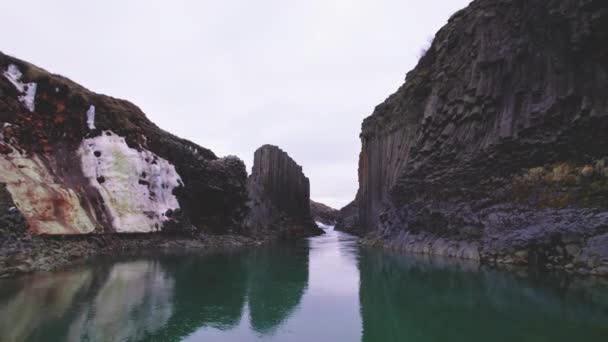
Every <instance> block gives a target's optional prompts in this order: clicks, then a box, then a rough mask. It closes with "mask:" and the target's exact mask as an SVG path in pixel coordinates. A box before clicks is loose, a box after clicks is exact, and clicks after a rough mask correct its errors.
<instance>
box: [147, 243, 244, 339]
mask: <svg viewBox="0 0 608 342" xmlns="http://www.w3.org/2000/svg"><path fill="white" fill-rule="evenodd" d="M163 264H164V265H165V266H167V268H168V269H170V270H171V271H172V275H173V277H174V279H175V296H174V299H175V300H174V308H175V310H174V314H173V316H172V317H171V319H170V320H169V322H168V324H167V325H166V327H165V329H163V330H162V331H161V332H159V333H158V334H157V335H155V336H156V337H158V339H159V340H162V341H179V340H180V339H181V338H183V337H185V336H188V335H189V334H191V333H192V332H194V331H196V330H197V329H200V328H201V327H212V328H217V329H222V330H228V329H231V328H233V327H234V326H236V325H237V324H238V323H239V322H240V320H241V315H242V312H243V307H244V305H245V295H246V291H247V272H246V270H245V267H244V265H243V257H242V252H234V253H218V254H208V255H197V256H186V257H184V256H179V257H168V258H164V259H163Z"/></svg>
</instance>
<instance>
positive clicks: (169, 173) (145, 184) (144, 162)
mask: <svg viewBox="0 0 608 342" xmlns="http://www.w3.org/2000/svg"><path fill="white" fill-rule="evenodd" d="M78 154H79V157H80V160H81V163H82V171H83V174H84V176H85V177H87V178H88V179H89V181H90V183H91V184H92V185H93V186H94V187H95V188H96V189H97V190H98V191H99V193H100V194H101V196H102V198H103V200H104V202H105V205H106V207H107V209H108V211H109V212H110V214H111V216H112V218H111V219H112V226H113V228H114V229H115V230H116V231H117V232H142V233H143V232H152V231H158V230H160V229H161V228H162V225H163V223H164V222H165V221H167V220H168V219H169V218H168V217H167V212H168V211H169V210H171V211H173V210H176V209H179V203H178V201H177V198H176V197H175V196H174V195H173V189H175V188H176V187H178V186H180V185H182V181H181V178H180V176H179V175H178V174H177V172H176V171H175V167H174V166H173V165H172V164H171V163H169V162H168V161H167V160H165V159H162V158H160V157H158V156H157V155H155V154H154V153H152V152H150V151H147V150H142V151H138V150H135V149H132V148H130V147H129V146H127V143H126V142H125V139H124V138H123V137H120V136H118V135H116V134H114V133H112V132H110V131H104V132H103V133H102V135H100V136H97V137H94V138H89V139H84V140H83V141H82V143H81V144H80V147H79V149H78Z"/></svg>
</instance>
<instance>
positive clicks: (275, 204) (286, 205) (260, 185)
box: [247, 145, 323, 236]
mask: <svg viewBox="0 0 608 342" xmlns="http://www.w3.org/2000/svg"><path fill="white" fill-rule="evenodd" d="M247 186H248V189H249V197H250V202H249V203H250V204H249V206H250V214H249V216H248V217H247V226H248V227H249V229H251V230H252V231H253V232H254V233H259V232H262V231H268V232H270V233H275V234H278V235H305V236H307V235H318V234H321V233H322V232H323V231H322V230H321V229H319V228H318V227H317V225H316V224H315V222H314V221H313V219H312V216H311V214H310V183H309V180H308V178H307V177H306V176H305V175H304V173H303V172H302V167H301V166H300V165H298V164H297V163H296V162H295V161H294V160H293V159H291V157H289V155H288V154H287V153H285V152H284V151H283V150H281V149H280V148H278V147H277V146H273V145H264V146H262V147H260V148H259V149H257V150H256V151H255V155H254V161H253V168H252V170H251V175H250V176H249V179H248V182H247Z"/></svg>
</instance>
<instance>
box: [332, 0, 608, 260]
mask: <svg viewBox="0 0 608 342" xmlns="http://www.w3.org/2000/svg"><path fill="white" fill-rule="evenodd" d="M590 3H593V5H590ZM484 13H500V15H499V16H495V17H493V18H492V19H491V20H487V19H486V18H485V16H484ZM592 16H594V19H593V20H591V19H590V18H591V17H592ZM458 18H459V19H458V20H451V21H449V22H448V23H447V24H446V25H445V26H444V27H443V28H442V29H440V30H439V31H438V33H437V35H436V36H435V38H434V40H433V43H432V45H431V47H430V49H429V50H428V52H427V53H426V54H425V55H424V56H423V57H422V58H421V59H420V61H419V62H418V64H417V65H416V67H415V68H414V69H413V70H411V71H410V72H409V73H408V74H407V76H406V81H405V83H404V84H403V85H402V86H401V87H400V88H399V89H398V90H397V91H396V92H395V93H394V94H392V95H390V96H388V98H387V99H386V100H385V101H384V102H383V103H381V104H379V105H378V106H376V108H375V109H374V111H373V113H372V114H371V115H370V116H369V117H367V118H365V119H364V120H363V123H362V128H361V133H360V139H361V151H360V154H359V169H358V179H359V189H358V192H357V195H356V197H355V199H354V200H353V202H352V203H351V204H349V206H347V207H346V208H343V209H342V210H341V218H340V219H339V220H338V225H337V227H336V229H343V230H347V231H353V232H356V234H358V235H362V236H367V235H381V236H382V237H383V241H384V242H383V243H384V244H386V245H388V244H391V242H392V241H400V239H401V236H403V233H404V232H405V233H412V234H427V233H428V234H431V235H432V236H435V237H436V238H439V237H441V238H446V239H451V240H453V241H460V240H465V241H467V242H475V243H479V244H480V246H481V247H480V248H481V249H482V250H483V251H484V253H487V254H489V253H490V252H492V251H498V252H501V253H508V251H510V250H520V249H530V251H535V252H534V255H532V254H531V255H530V256H529V258H528V259H529V262H536V261H538V262H541V263H544V260H542V259H543V258H544V257H545V256H546V255H547V254H550V253H549V251H551V250H553V249H554V248H555V247H554V246H556V245H559V244H560V237H561V240H562V241H563V242H564V245H569V244H581V247H582V249H583V250H584V249H585V247H584V246H582V244H583V239H582V238H583V237H584V238H585V239H588V238H591V239H592V238H593V237H594V236H598V235H601V234H603V233H604V231H605V228H604V227H606V226H608V216H607V215H606V214H608V194H607V192H606V189H603V188H602V186H601V184H603V183H604V182H606V181H608V178H606V177H605V176H604V175H603V174H601V173H600V172H593V174H591V169H590V167H589V165H594V164H593V163H594V162H595V161H597V160H602V159H603V158H605V157H606V156H607V155H608V134H605V132H607V131H608V102H606V100H605V96H603V95H602V94H603V93H605V89H608V78H606V77H605V74H606V64H605V62H603V61H604V60H608V45H606V44H605V41H608V30H606V29H605V28H606V27H607V26H608V2H605V1H595V0H592V1H588V0H566V1H550V2H547V1H543V0H530V1H502V0H477V1H473V2H471V3H470V5H469V6H468V7H467V8H465V9H463V10H462V11H460V12H459V14H458ZM522 27H534V28H535V30H534V32H532V31H530V30H524V29H518V28H522ZM564 27H566V28H569V29H568V30H565V31H563V28H564ZM562 31H563V32H562ZM554 32H562V33H563V34H560V35H555V34H554ZM590 32H591V33H593V34H590ZM446 41H458V44H454V45H451V46H449V47H446V46H445V44H444V43H443V42H446ZM599 56H601V58H599ZM548 75H550V76H548ZM554 118H559V119H558V120H555V119H554ZM599 169H600V168H598V170H599ZM581 170H584V172H583V173H584V174H588V175H589V177H585V176H581ZM602 177H604V178H602ZM589 194H597V196H596V195H594V196H590V195H589ZM604 245H608V244H604ZM412 249H415V250H423V251H424V250H426V248H424V246H413V247H412ZM593 249H594V250H600V249H601V246H600V244H595V245H594V247H593ZM438 251H443V250H438ZM431 252H432V251H431ZM568 253H569V254H570V255H576V254H577V253H578V252H577V251H576V249H575V248H572V247H571V248H570V251H568ZM598 253H599V254H601V255H604V254H605V253H604V252H602V251H600V252H598ZM606 255H608V254H606ZM505 259H506V260H505ZM505 261H508V258H505V257H502V258H499V259H498V260H497V262H505ZM558 262H564V261H563V260H561V259H558Z"/></svg>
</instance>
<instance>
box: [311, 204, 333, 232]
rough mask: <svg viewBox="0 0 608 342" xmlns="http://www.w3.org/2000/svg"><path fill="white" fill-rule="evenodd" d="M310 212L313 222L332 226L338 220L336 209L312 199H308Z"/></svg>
mask: <svg viewBox="0 0 608 342" xmlns="http://www.w3.org/2000/svg"><path fill="white" fill-rule="evenodd" d="M310 213H311V215H312V218H313V220H314V221H315V222H319V223H321V224H324V225H326V226H333V225H335V224H336V223H337V221H338V215H339V211H338V210H336V209H334V208H332V207H329V206H327V205H325V204H323V203H319V202H315V201H313V200H310Z"/></svg>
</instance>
